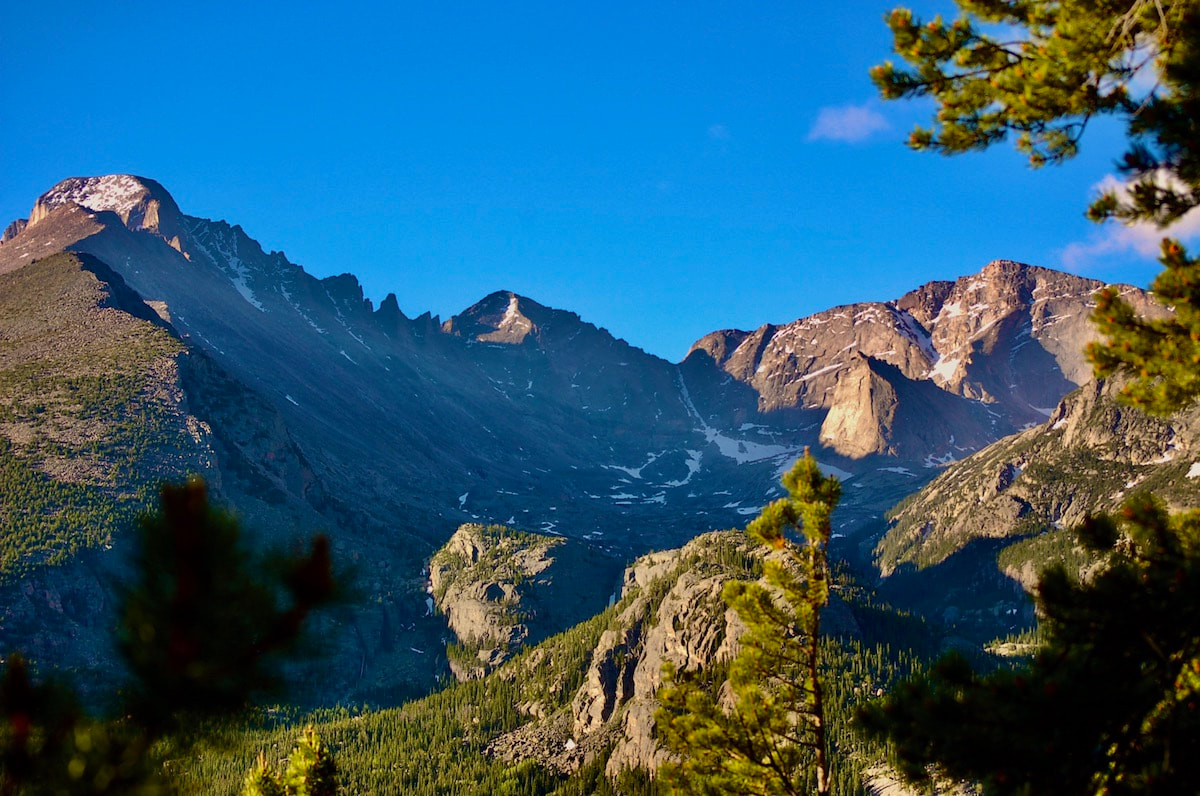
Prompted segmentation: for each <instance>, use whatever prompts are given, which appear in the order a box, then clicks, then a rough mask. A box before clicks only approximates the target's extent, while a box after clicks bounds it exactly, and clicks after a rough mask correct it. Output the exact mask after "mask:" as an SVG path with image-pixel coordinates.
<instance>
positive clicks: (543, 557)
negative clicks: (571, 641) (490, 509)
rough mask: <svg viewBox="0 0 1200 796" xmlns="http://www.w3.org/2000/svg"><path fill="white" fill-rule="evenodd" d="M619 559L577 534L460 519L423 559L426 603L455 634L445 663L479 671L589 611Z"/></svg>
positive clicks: (603, 594)
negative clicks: (463, 522) (443, 541)
mask: <svg viewBox="0 0 1200 796" xmlns="http://www.w3.org/2000/svg"><path fill="white" fill-rule="evenodd" d="M619 570H620V564H619V563H618V562H617V561H616V560H614V559H612V558H610V557H608V556H605V555H603V554H602V553H600V552H599V551H597V550H596V549H594V548H591V547H590V546H589V545H587V544H585V543H581V542H579V541H578V540H573V539H571V540H569V539H567V538H565V537H562V536H546V535H543V534H533V533H524V532H521V531H516V530H513V529H511V528H506V527H504V526H502V525H489V526H484V525H478V524H466V525H462V526H460V527H459V529H458V530H457V531H455V532H454V535H453V536H451V537H450V541H448V542H446V544H445V545H443V546H442V548H441V549H440V550H438V551H437V552H436V553H435V554H434V555H433V558H432V559H431V560H430V563H429V579H430V589H431V592H432V597H431V600H432V603H433V606H435V607H436V609H437V610H438V611H440V612H441V613H443V614H445V616H446V619H447V623H448V624H449V626H450V630H451V631H452V632H453V633H454V635H455V637H456V638H457V643H456V644H454V645H451V647H450V650H451V652H450V655H449V657H448V661H449V666H450V669H451V671H452V672H453V673H454V675H455V677H457V678H458V679H459V680H469V679H475V678H478V677H483V676H484V675H486V674H487V673H488V672H490V671H492V670H493V669H495V668H496V667H497V666H499V665H500V664H501V663H503V662H504V661H506V660H508V658H510V657H511V656H512V655H513V654H514V653H515V652H517V650H518V649H519V648H520V647H521V646H523V645H526V644H535V643H537V642H539V641H541V640H542V639H544V638H546V637H547V636H549V635H551V634H553V633H557V632H560V631H563V630H566V629H567V628H568V627H570V626H572V625H575V624H578V623H579V622H582V621H583V620H584V619H587V618H588V617H590V616H591V615H592V614H593V613H594V612H595V609H596V607H597V606H599V605H602V604H603V602H604V600H605V599H607V597H608V595H610V594H615V592H614V589H615V588H616V577H617V574H618V572H619Z"/></svg>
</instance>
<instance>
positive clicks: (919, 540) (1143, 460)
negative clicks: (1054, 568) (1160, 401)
mask: <svg viewBox="0 0 1200 796" xmlns="http://www.w3.org/2000/svg"><path fill="white" fill-rule="evenodd" d="M1115 394H1116V387H1115V386H1113V385H1112V384H1110V383H1105V382H1090V383H1088V384H1086V385H1084V386H1083V387H1082V388H1080V389H1079V390H1077V391H1075V392H1073V393H1071V394H1070V395H1069V396H1067V398H1065V399H1064V400H1063V401H1062V402H1061V403H1060V404H1059V405H1058V407H1057V408H1056V409H1055V410H1054V412H1053V413H1052V414H1051V416H1050V418H1049V419H1048V420H1047V421H1046V422H1045V423H1044V424H1042V425H1040V426H1036V427H1034V428H1031V429H1028V430H1026V431H1024V432H1022V433H1020V434H1017V435H1015V436H1012V437H1008V438H1006V439H1003V440H1001V441H999V442H997V443H995V444H993V445H991V446H989V447H988V448H986V449H984V450H982V451H980V452H979V453H977V454H975V455H974V456H971V457H970V458H968V459H965V460H964V461H962V462H958V463H956V464H954V465H952V466H950V467H949V468H947V469H946V471H945V472H943V473H942V474H941V475H940V476H938V477H937V478H936V479H934V480H933V481H932V482H931V483H930V484H929V485H928V486H927V487H925V488H924V489H923V490H921V491H920V492H918V493H917V494H915V495H913V496H912V497H911V498H909V499H908V500H906V501H904V502H903V503H901V504H900V505H899V506H898V507H897V508H896V510H895V511H894V512H893V514H892V523H891V526H890V528H889V530H888V532H887V535H886V536H885V537H884V538H883V540H882V541H881V542H880V544H879V547H878V551H877V552H878V556H879V564H880V568H881V569H882V571H883V572H884V574H885V575H886V574H889V573H890V572H892V571H893V570H894V569H895V568H896V567H897V566H899V565H901V564H906V563H911V564H915V565H917V566H928V565H931V564H937V563H939V562H941V561H944V560H945V559H946V558H947V557H948V556H950V555H952V554H953V553H955V552H956V551H958V550H960V549H962V548H963V547H965V546H966V545H967V544H968V543H970V542H971V541H972V540H975V539H980V538H1000V539H1018V538H1023V537H1029V538H1028V539H1027V540H1026V541H1025V542H1022V543H1021V544H1020V545H1019V546H1017V547H1014V548H1011V549H1010V550H1006V551H1005V552H1002V553H1001V554H1000V558H1001V563H1002V565H1004V566H1005V569H1006V570H1007V571H1009V572H1010V574H1012V575H1014V576H1017V577H1019V579H1020V580H1021V581H1022V582H1023V583H1025V584H1027V585H1032V584H1033V583H1034V582H1036V578H1037V570H1038V568H1039V567H1040V566H1044V565H1045V564H1048V563H1050V562H1052V561H1056V560H1064V556H1067V557H1070V558H1071V560H1072V561H1073V562H1075V563H1085V562H1083V561H1082V560H1081V559H1078V555H1079V551H1078V550H1076V549H1075V545H1074V543H1073V541H1072V540H1071V537H1070V535H1069V533H1068V531H1066V530H1065V529H1069V528H1071V527H1072V526H1074V525H1076V524H1078V523H1079V522H1080V521H1081V520H1082V519H1083V518H1084V516H1085V515H1087V514H1089V513H1095V512H1099V511H1113V510H1115V509H1117V508H1118V507H1119V506H1120V505H1121V503H1122V502H1123V501H1124V500H1125V499H1127V498H1128V497H1129V496H1131V495H1132V494H1134V493H1135V492H1137V491H1148V492H1153V493H1154V494H1156V495H1158V496H1159V497H1161V498H1163V499H1164V500H1166V501H1167V502H1168V503H1169V504H1171V505H1174V506H1176V507H1184V506H1196V505H1200V478H1197V476H1200V410H1198V409H1195V408H1193V409H1188V410H1186V411H1184V412H1182V413H1180V414H1178V415H1175V416H1173V417H1171V418H1169V419H1161V418H1155V417H1150V416H1148V415H1145V414H1144V413H1142V412H1141V411H1139V410H1137V409H1134V408H1131V407H1128V406H1125V405H1123V404H1120V403H1118V402H1117V401H1116V400H1115Z"/></svg>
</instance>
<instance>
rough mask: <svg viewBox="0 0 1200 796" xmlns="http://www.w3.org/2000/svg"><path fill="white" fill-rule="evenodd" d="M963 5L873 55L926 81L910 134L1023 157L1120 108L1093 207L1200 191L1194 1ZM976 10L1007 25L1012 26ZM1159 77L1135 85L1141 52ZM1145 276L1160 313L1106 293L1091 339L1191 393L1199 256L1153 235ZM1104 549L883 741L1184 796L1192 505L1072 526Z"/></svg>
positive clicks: (931, 144)
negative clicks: (997, 30) (1035, 618)
mask: <svg viewBox="0 0 1200 796" xmlns="http://www.w3.org/2000/svg"><path fill="white" fill-rule="evenodd" d="M958 5H959V6H960V8H961V9H962V10H963V12H964V15H963V16H962V17H961V18H960V19H959V20H957V21H955V22H954V23H952V24H949V25H947V24H946V23H944V22H943V21H942V20H941V19H935V20H934V21H933V22H930V23H929V24H927V25H922V24H920V23H919V22H917V21H916V20H915V19H914V18H913V15H912V14H911V12H909V11H907V10H904V9H898V10H897V11H894V12H893V13H892V15H891V17H890V18H889V25H890V26H891V28H892V32H893V36H894V40H895V46H896V50H897V53H898V54H899V55H900V56H901V57H902V58H904V59H905V60H907V61H908V62H909V63H910V64H911V65H912V68H911V69H910V70H907V71H905V70H897V69H896V68H895V67H893V66H892V65H891V64H884V65H883V66H881V67H877V68H876V69H875V70H874V72H873V77H874V78H875V80H876V82H877V84H878V85H879V86H880V88H881V90H882V92H883V94H884V96H885V97H887V98H899V97H911V96H929V97H931V98H933V99H934V100H935V101H936V103H937V104H938V110H937V117H936V122H935V125H934V126H933V127H931V128H927V129H918V130H917V131H916V132H915V133H914V134H913V137H912V139H911V140H910V143H911V144H912V145H913V146H915V147H916V148H919V149H921V148H928V149H932V150H934V151H939V152H942V153H944V154H954V153H958V152H964V151H967V150H970V149H981V148H985V147H987V146H990V145H992V144H994V143H996V142H997V141H1000V140H1002V139H1003V138H1004V137H1005V136H1007V135H1008V133H1010V132H1015V133H1016V134H1017V146H1018V148H1019V149H1021V150H1022V151H1024V152H1026V153H1027V154H1028V156H1029V158H1030V162H1031V163H1032V164H1033V165H1034V166H1039V165H1043V164H1045V163H1051V162H1057V161H1061V160H1064V159H1066V158H1069V157H1071V156H1073V155H1074V154H1075V153H1076V151H1077V149H1078V143H1079V140H1080V137H1081V136H1082V134H1083V132H1084V130H1085V128H1086V127H1087V124H1088V122H1089V120H1091V119H1092V118H1094V117H1095V116H1100V115H1106V114H1109V115H1118V116H1121V117H1123V118H1124V119H1125V121H1126V124H1127V131H1128V135H1129V148H1128V150H1127V152H1126V153H1125V155H1124V158H1123V160H1122V161H1121V168H1122V170H1123V171H1124V172H1125V173H1126V174H1127V175H1128V176H1129V178H1130V181H1131V185H1130V187H1129V189H1128V190H1127V191H1124V192H1120V193H1118V192H1116V191H1112V192H1109V193H1107V194H1105V195H1104V196H1102V197H1101V198H1100V199H1099V200H1097V201H1096V202H1095V203H1094V204H1093V205H1092V206H1091V208H1090V209H1089V216H1090V217H1091V218H1093V219H1094V220H1097V221H1103V220H1106V219H1116V220H1118V221H1123V222H1150V223H1154V224H1158V225H1160V226H1165V225H1167V224H1170V223H1171V222H1173V221H1175V220H1177V219H1179V218H1180V217H1181V216H1183V215H1184V214H1185V213H1187V212H1188V211H1189V210H1191V209H1192V208H1194V207H1196V206H1197V205H1200V135H1198V134H1197V133H1198V131H1200V91H1198V87H1200V3H1197V2H1196V0H1174V1H1172V0H1133V2H1129V0H1126V2H1122V3H1114V2H1107V1H1101V2H1084V0H1061V2H1041V1H1039V0H1028V1H1025V2H1006V1H1005V0H958ZM980 23H984V24H985V25H986V24H991V25H996V24H999V25H1002V26H1007V28H1006V29H1007V30H1008V31H1009V32H1010V33H1012V35H1011V36H1010V37H1009V39H1010V40H1009V41H1006V42H1001V41H998V40H997V38H996V37H995V36H990V35H986V34H985V33H982V32H981V30H982V27H981V24H980ZM1143 68H1144V69H1147V70H1150V71H1151V72H1152V73H1153V74H1154V75H1155V77H1156V78H1157V81H1158V85H1157V86H1156V88H1155V89H1154V90H1153V91H1152V92H1151V93H1150V94H1149V95H1148V96H1146V97H1141V98H1139V97H1135V96H1134V95H1133V93H1132V92H1131V90H1130V86H1131V83H1132V81H1133V79H1134V76H1135V75H1136V74H1137V72H1138V71H1139V69H1143ZM1162 262H1163V265H1164V266H1165V271H1164V272H1163V274H1161V275H1160V276H1159V277H1158V279H1157V280H1156V281H1155V283H1154V287H1153V291H1154V293H1155V295H1156V296H1157V297H1158V298H1159V299H1160V300H1161V301H1162V303H1163V304H1165V305H1167V306H1168V307H1169V308H1171V314H1170V315H1168V316H1166V317H1162V318H1158V319H1148V318H1141V317H1138V316H1137V315H1136V313H1135V312H1134V311H1133V310H1132V308H1131V307H1130V306H1129V305H1128V304H1126V303H1125V302H1124V301H1122V300H1121V299H1120V297H1119V295H1117V294H1116V293H1115V292H1114V291H1112V290H1106V291H1102V292H1101V293H1100V294H1099V296H1098V303H1097V308H1096V310H1095V313H1094V315H1093V319H1094V321H1095V322H1096V323H1097V325H1098V328H1099V330H1100V331H1101V333H1102V334H1103V335H1104V337H1105V338H1106V340H1105V341H1104V342H1101V343H1096V344H1093V345H1092V346H1090V348H1089V352H1088V353H1089V356H1090V358H1091V359H1092V362H1093V364H1094V366H1095V369H1096V373H1097V375H1098V376H1101V377H1109V376H1114V375H1121V376H1123V377H1125V378H1127V379H1128V381H1127V382H1126V383H1125V386H1124V387H1123V390H1122V393H1123V397H1124V400H1126V401H1127V402H1129V403H1131V404H1133V405H1135V406H1140V407H1142V408H1143V409H1145V410H1146V411H1150V412H1155V413H1160V414H1165V413H1170V412H1172V411H1175V410H1177V409H1180V408H1182V407H1183V406H1186V405H1188V404H1190V403H1191V402H1192V401H1194V400H1195V399H1196V398H1197V396H1200V375H1198V373H1200V371H1198V369H1197V368H1198V366H1200V315H1198V314H1197V309H1198V303H1197V302H1198V300H1200V294H1198V293H1197V290H1198V289H1200V288H1198V287H1197V280H1198V279H1200V267H1198V264H1197V261H1196V260H1193V259H1190V258H1189V257H1188V256H1187V254H1186V252H1185V251H1184V249H1183V247H1182V246H1180V245H1179V243H1178V242H1177V241H1173V240H1164V241H1163V258H1162ZM1076 532H1077V533H1078V535H1079V538H1080V539H1081V541H1082V542H1083V543H1084V544H1085V545H1086V546H1088V547H1089V548H1091V549H1092V550H1093V551H1095V552H1096V553H1097V554H1099V555H1101V556H1102V559H1103V563H1102V566H1101V567H1100V568H1099V569H1098V571H1097V572H1096V573H1095V574H1093V575H1092V576H1091V577H1090V578H1089V579H1087V580H1085V581H1084V582H1082V583H1079V582H1077V581H1076V580H1073V579H1072V578H1071V577H1069V576H1068V573H1066V572H1065V571H1063V570H1062V569H1061V568H1053V569H1050V570H1048V571H1046V572H1044V573H1043V574H1042V577H1041V580H1040V583H1039V585H1038V588H1037V595H1036V599H1037V603H1038V608H1039V615H1040V616H1041V628H1040V629H1041V636H1042V639H1043V643H1042V646H1041V648H1040V649H1039V651H1038V652H1037V654H1036V656H1035V657H1034V658H1033V660H1032V661H1031V662H1030V663H1029V664H1028V665H1027V666H1024V667H1021V668H1018V669H1015V670H1002V671H998V672H995V673H993V674H990V675H987V676H981V675H979V674H977V673H976V672H974V671H972V670H971V667H970V666H969V665H967V663H966V662H965V661H964V660H963V659H962V658H960V657H956V656H951V657H948V658H945V659H943V660H942V661H940V662H939V663H938V664H937V665H936V666H935V667H934V668H933V669H932V670H931V671H930V672H928V673H927V674H925V675H923V676H921V677H918V678H916V679H914V680H912V681H910V682H908V683H906V684H904V685H902V686H900V687H898V688H897V689H895V690H893V692H892V693H891V694H889V695H888V697H887V698H886V699H885V700H884V701H882V702H880V703H876V704H873V705H869V706H867V707H865V708H863V709H862V710H861V711H860V712H859V721H860V725H861V726H862V727H863V729H864V730H865V731H866V732H867V734H869V735H873V736H875V737H878V738H881V739H884V740H887V741H889V742H890V744H891V747H892V753H893V763H894V764H895V765H896V767H897V768H898V770H899V771H900V772H901V773H902V774H903V775H905V776H906V778H908V779H910V780H913V781H917V782H927V781H928V777H929V775H930V773H931V772H941V773H944V774H947V775H949V776H951V777H954V778H959V779H967V780H974V781H978V782H980V783H981V784H982V785H983V788H984V792H985V793H988V794H993V793H995V794H1025V795H1026V796H1032V795H1034V794H1051V793H1053V794H1060V793H1094V794H1149V793H1153V794H1191V793H1195V789H1196V783H1197V782H1200V512H1196V511H1188V512H1182V513H1177V514H1173V515H1172V514H1169V513H1168V512H1167V511H1166V510H1165V509H1164V508H1163V507H1162V506H1161V505H1159V504H1158V503H1156V502H1155V501H1154V500H1153V499H1152V498H1149V497H1138V498H1135V499H1133V500H1131V501H1130V502H1128V503H1127V504H1126V506H1125V508H1124V509H1123V512H1122V515H1121V517H1120V519H1119V520H1114V519H1112V518H1109V517H1093V518H1090V519H1089V520H1087V521H1086V522H1085V523H1084V524H1083V526H1082V527H1080V528H1079V529H1077V530H1076Z"/></svg>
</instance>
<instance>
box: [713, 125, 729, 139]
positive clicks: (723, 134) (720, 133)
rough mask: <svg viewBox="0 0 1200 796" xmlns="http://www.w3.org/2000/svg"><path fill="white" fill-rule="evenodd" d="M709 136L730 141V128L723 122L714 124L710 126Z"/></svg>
mask: <svg viewBox="0 0 1200 796" xmlns="http://www.w3.org/2000/svg"><path fill="white" fill-rule="evenodd" d="M708 137H709V138H711V139H712V140H714V141H728V140H729V139H730V137H731V136H730V135H729V128H728V127H726V126H725V125H723V124H714V125H712V126H710V127H709V128H708Z"/></svg>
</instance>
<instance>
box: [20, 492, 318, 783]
mask: <svg viewBox="0 0 1200 796" xmlns="http://www.w3.org/2000/svg"><path fill="white" fill-rule="evenodd" d="M137 542H138V545H137V548H136V552H135V555H134V556H133V567H132V569H133V572H132V577H131V580H130V582H129V583H128V584H127V585H125V586H123V587H121V588H120V590H119V591H120V594H119V597H120V601H121V604H122V610H121V624H120V628H119V631H118V635H119V637H118V644H119V646H120V648H121V651H122V652H123V653H124V655H125V658H126V660H127V661H128V664H129V668H130V671H131V673H132V675H133V677H134V679H133V681H132V682H131V683H130V684H129V686H128V687H127V688H126V689H125V690H124V692H123V693H121V694H119V695H118V694H114V695H113V698H114V701H116V700H117V699H118V697H119V698H120V702H119V703H118V704H119V705H120V712H119V714H118V715H119V716H120V717H121V718H120V719H119V720H104V719H101V718H94V717H91V716H89V715H87V713H86V712H84V711H83V710H82V709H81V708H80V706H79V703H78V700H77V699H76V697H75V694H74V692H73V690H72V689H71V688H70V687H69V686H67V685H66V684H63V683H55V682H49V681H43V682H40V683H39V682H35V681H34V678H33V677H31V676H30V674H29V671H28V667H27V666H26V665H25V663H24V661H23V660H22V659H21V658H20V657H19V656H12V657H10V658H9V659H8V661H7V663H6V666H5V669H4V674H3V678H2V680H0V794H3V795H5V796H6V795H7V794H24V793H55V794H79V795H80V796H84V795H85V794H86V795H87V796H98V795H99V794H140V795H141V796H151V795H152V794H155V795H156V794H162V793H168V792H170V788H169V787H168V786H167V785H166V784H165V783H164V782H163V781H162V778H161V777H159V776H158V773H157V772H156V771H155V770H154V768H153V766H152V765H151V763H150V750H151V747H152V746H153V745H154V744H155V743H156V742H158V741H160V740H161V739H163V738H164V737H165V736H168V735H170V734H171V733H173V732H175V731H177V730H179V729H181V728H183V727H185V726H186V725H187V724H189V723H190V721H189V720H190V719H194V718H195V717H197V716H203V715H209V716H211V715H221V714H225V715H228V713H229V712H232V711H235V710H237V709H239V708H241V707H243V706H245V705H247V704H248V703H249V702H250V700H251V699H252V698H253V697H254V696H255V695H257V694H260V693H262V692H264V691H266V690H269V689H271V688H273V687H276V686H277V685H278V684H279V671H278V666H279V664H280V663H282V661H283V660H284V659H285V658H286V657H287V656H289V655H290V654H293V653H294V652H295V651H296V642H297V641H298V639H299V638H300V635H301V631H302V630H303V628H304V623H305V621H306V620H307V618H308V617H309V616H310V614H311V613H312V612H313V611H315V610H317V609H319V608H322V607H325V606H328V605H329V604H330V603H331V602H332V601H333V600H334V599H335V598H336V597H337V589H336V588H335V580H334V577H333V573H332V568H331V563H330V558H329V543H328V540H326V539H324V537H317V538H316V539H315V540H314V542H313V547H312V552H311V553H310V554H309V555H307V556H301V557H276V558H275V559H273V560H271V561H262V560H259V559H257V558H256V557H255V556H253V555H251V554H250V552H249V551H248V550H246V549H245V548H244V547H243V546H242V543H241V540H240V530H239V528H238V523H237V521H236V519H235V518H234V517H233V516H232V515H230V514H228V513H227V512H225V511H222V510H220V509H218V508H216V507H213V506H212V505H211V504H210V503H209V501H208V494H207V490H206V489H205V486H204V483H203V482H202V481H200V480H198V479H193V480H191V481H189V482H187V483H186V484H183V485H179V486H172V485H169V484H168V485H164V486H163V488H162V493H161V503H160V510H159V511H158V512H156V513H153V514H149V515H147V516H145V517H144V518H142V520H141V522H140V526H139V533H138V536H137ZM322 792H324V793H329V792H332V791H328V790H326V791H313V793H322ZM265 793H269V791H265Z"/></svg>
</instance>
